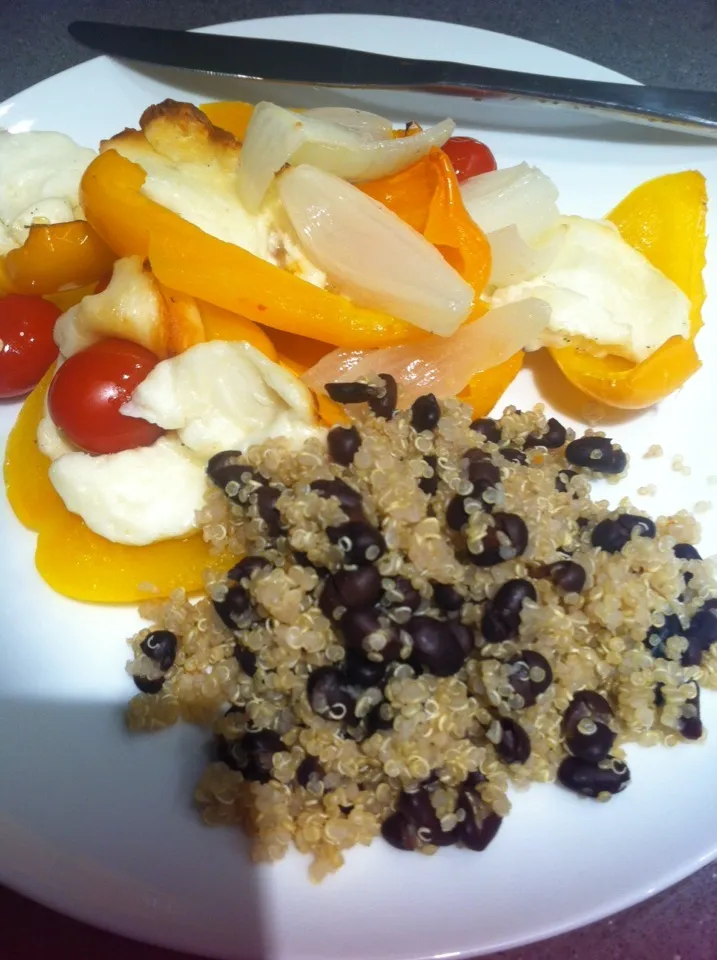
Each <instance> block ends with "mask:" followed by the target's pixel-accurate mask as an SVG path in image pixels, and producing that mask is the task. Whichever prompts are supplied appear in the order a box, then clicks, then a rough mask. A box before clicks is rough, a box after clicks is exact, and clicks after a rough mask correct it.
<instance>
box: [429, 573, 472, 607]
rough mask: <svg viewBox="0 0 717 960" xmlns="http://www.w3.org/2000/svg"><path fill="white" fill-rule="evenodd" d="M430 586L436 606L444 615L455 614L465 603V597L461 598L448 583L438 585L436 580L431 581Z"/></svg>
mask: <svg viewBox="0 0 717 960" xmlns="http://www.w3.org/2000/svg"><path fill="white" fill-rule="evenodd" d="M431 586H432V587H433V599H434V600H435V602H436V606H437V607H439V608H440V609H441V610H444V611H445V612H446V613H455V612H456V611H457V610H460V609H461V607H462V606H463V604H464V603H465V597H462V596H461V595H460V593H459V592H458V591H457V590H456V588H455V587H452V586H451V585H450V583H438V581H437V580H432V581H431Z"/></svg>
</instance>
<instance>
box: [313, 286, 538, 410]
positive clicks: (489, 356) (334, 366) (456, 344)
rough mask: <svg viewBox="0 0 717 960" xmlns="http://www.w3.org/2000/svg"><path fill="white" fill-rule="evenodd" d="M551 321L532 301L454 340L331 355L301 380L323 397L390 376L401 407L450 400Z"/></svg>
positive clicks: (490, 316)
mask: <svg viewBox="0 0 717 960" xmlns="http://www.w3.org/2000/svg"><path fill="white" fill-rule="evenodd" d="M549 321H550V307H549V306H548V305H547V304H546V303H545V302H544V301H542V300H538V299H537V298H535V297H531V298H529V299H526V300H521V301H520V302H519V303H511V304H507V305H506V306H503V307H497V308H496V309H494V310H489V311H488V313H486V314H485V315H484V316H482V317H481V318H480V319H479V320H474V321H473V322H472V323H469V324H466V325H465V326H464V327H461V329H460V330H458V331H457V332H456V333H454V334H453V336H452V337H426V338H425V339H424V340H419V341H418V342H417V343H412V344H403V345H401V346H398V347H387V348H386V349H384V350H370V351H364V352H362V351H357V350H334V351H332V352H331V353H329V354H327V355H326V356H325V357H322V359H321V360H319V362H318V363H317V364H315V366H313V367H312V368H311V369H310V370H307V371H306V373H305V374H304V375H303V377H302V379H303V381H304V383H305V384H306V385H307V386H308V387H310V388H311V389H312V390H314V391H315V392H317V393H323V392H324V388H325V385H326V384H327V383H335V382H337V381H350V380H356V379H357V378H359V377H370V376H372V375H374V374H377V373H390V374H392V375H393V376H394V377H395V378H396V381H397V383H398V385H399V397H400V402H401V404H402V405H404V406H405V405H407V404H410V403H413V401H414V400H415V399H416V397H419V396H421V394H424V393H427V392H429V391H430V392H432V393H435V394H436V395H437V396H439V397H450V396H454V395H455V394H457V393H460V391H461V390H462V389H463V387H464V386H465V385H466V383H468V381H469V380H470V378H471V377H472V376H473V375H474V374H476V373H480V372H482V371H483V370H489V369H490V368H491V367H496V366H498V364H500V363H503V361H505V360H507V359H508V358H509V357H512V356H513V355H514V354H515V353H517V352H518V351H519V350H521V349H522V348H523V347H525V346H529V345H531V344H534V343H535V342H536V341H537V340H538V339H539V337H540V336H541V334H542V332H543V331H544V329H545V328H546V326H547V325H548V323H549Z"/></svg>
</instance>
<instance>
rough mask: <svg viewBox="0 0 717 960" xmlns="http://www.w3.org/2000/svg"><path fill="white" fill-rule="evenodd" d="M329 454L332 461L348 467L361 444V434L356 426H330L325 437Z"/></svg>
mask: <svg viewBox="0 0 717 960" xmlns="http://www.w3.org/2000/svg"><path fill="white" fill-rule="evenodd" d="M326 444H327V446H328V449H329V456H330V457H331V459H332V460H333V461H334V463H339V464H341V466H342V467H348V466H349V465H350V464H352V463H353V462H354V457H355V456H356V454H357V453H358V450H359V447H360V446H361V434H360V433H359V432H358V430H357V429H356V427H332V428H331V430H329V434H328V436H327V438H326Z"/></svg>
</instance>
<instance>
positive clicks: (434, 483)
mask: <svg viewBox="0 0 717 960" xmlns="http://www.w3.org/2000/svg"><path fill="white" fill-rule="evenodd" d="M423 459H424V461H425V462H426V463H427V464H428V466H429V467H430V468H431V470H432V471H433V475H432V476H430V477H421V479H420V480H419V481H418V486H419V487H420V489H421V490H423V492H424V493H425V494H426V495H427V496H429V497H432V496H433V494H434V493H435V492H436V490H438V457H434V456H433V454H430V453H429V454H427V455H426V456H425V457H424V458H423Z"/></svg>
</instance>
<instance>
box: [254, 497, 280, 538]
mask: <svg viewBox="0 0 717 960" xmlns="http://www.w3.org/2000/svg"><path fill="white" fill-rule="evenodd" d="M280 496H281V490H277V488H276V487H270V486H268V485H266V486H263V487H260V488H259V490H258V491H257V494H256V506H257V511H258V513H259V516H260V517H261V519H262V520H263V521H264V523H265V524H266V529H267V533H268V534H269V536H270V537H280V536H281V534H282V532H283V529H284V528H283V525H282V523H281V514H280V513H279V509H278V507H277V506H276V501H277V500H278V499H279V497H280Z"/></svg>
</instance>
